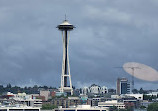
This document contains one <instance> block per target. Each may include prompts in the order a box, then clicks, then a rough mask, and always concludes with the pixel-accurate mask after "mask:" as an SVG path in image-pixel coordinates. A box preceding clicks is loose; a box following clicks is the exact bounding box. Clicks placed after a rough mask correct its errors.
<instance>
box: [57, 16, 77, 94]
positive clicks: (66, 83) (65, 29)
mask: <svg viewBox="0 0 158 111" xmlns="http://www.w3.org/2000/svg"><path fill="white" fill-rule="evenodd" d="M57 28H58V29H59V30H60V31H61V32H62V39H63V62H62V74H61V87H60V92H61V93H67V94H68V95H69V94H71V95H72V94H73V88H72V83H71V75H70V64H69V54H68V44H69V38H70V36H69V32H70V31H71V30H73V28H75V27H74V26H73V25H72V24H70V23H69V22H68V21H67V20H66V19H65V20H64V22H63V23H62V24H60V25H58V26H57Z"/></svg>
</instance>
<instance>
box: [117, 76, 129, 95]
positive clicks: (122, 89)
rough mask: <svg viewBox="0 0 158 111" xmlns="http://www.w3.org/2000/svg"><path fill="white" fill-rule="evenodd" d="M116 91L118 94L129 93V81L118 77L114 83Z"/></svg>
mask: <svg viewBox="0 0 158 111" xmlns="http://www.w3.org/2000/svg"><path fill="white" fill-rule="evenodd" d="M116 87H117V88H116V93H117V94H118V95H120V94H130V93H131V90H130V82H129V81H128V79H127V78H118V79H117V83H116Z"/></svg>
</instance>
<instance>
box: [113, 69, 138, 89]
mask: <svg viewBox="0 0 158 111" xmlns="http://www.w3.org/2000/svg"><path fill="white" fill-rule="evenodd" d="M114 68H130V69H132V88H131V89H132V91H133V89H134V70H135V69H140V67H132V66H131V67H114Z"/></svg>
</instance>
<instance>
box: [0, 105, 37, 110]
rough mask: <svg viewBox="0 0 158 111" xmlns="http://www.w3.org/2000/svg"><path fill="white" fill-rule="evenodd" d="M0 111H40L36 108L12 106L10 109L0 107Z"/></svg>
mask: <svg viewBox="0 0 158 111" xmlns="http://www.w3.org/2000/svg"><path fill="white" fill-rule="evenodd" d="M0 111H40V108H37V107H26V106H25V107H24V106H18V107H17V106H12V107H5V106H0Z"/></svg>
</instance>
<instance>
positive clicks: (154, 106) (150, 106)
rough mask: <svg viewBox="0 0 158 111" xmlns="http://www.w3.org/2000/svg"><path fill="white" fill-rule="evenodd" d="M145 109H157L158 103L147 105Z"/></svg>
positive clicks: (148, 110) (150, 110) (151, 110)
mask: <svg viewBox="0 0 158 111" xmlns="http://www.w3.org/2000/svg"><path fill="white" fill-rule="evenodd" d="M147 111H158V103H152V104H150V105H149V106H148V108H147Z"/></svg>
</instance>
